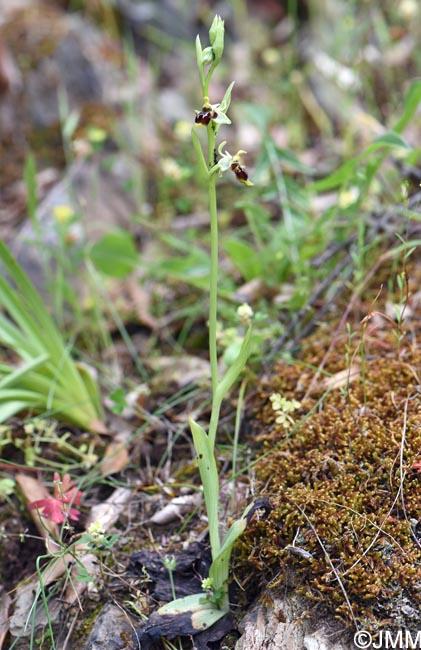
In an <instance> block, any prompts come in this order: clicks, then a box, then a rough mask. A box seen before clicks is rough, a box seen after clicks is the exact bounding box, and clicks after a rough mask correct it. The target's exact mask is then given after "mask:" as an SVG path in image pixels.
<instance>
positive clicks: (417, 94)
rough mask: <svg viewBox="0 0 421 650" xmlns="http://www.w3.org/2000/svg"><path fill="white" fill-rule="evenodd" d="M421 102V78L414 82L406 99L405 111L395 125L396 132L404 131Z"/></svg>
mask: <svg viewBox="0 0 421 650" xmlns="http://www.w3.org/2000/svg"><path fill="white" fill-rule="evenodd" d="M420 102H421V79H416V80H415V81H413V82H412V84H411V85H410V87H409V90H408V92H407V93H406V95H405V99H404V108H403V113H402V115H401V117H400V118H399V120H398V121H397V122H396V124H395V125H394V127H393V131H396V133H402V131H403V130H404V129H405V127H406V126H407V125H408V123H409V122H410V121H411V120H412V118H413V117H414V115H415V112H416V110H417V108H418V105H419V103H420Z"/></svg>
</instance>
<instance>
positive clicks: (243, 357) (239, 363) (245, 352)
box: [215, 327, 253, 403]
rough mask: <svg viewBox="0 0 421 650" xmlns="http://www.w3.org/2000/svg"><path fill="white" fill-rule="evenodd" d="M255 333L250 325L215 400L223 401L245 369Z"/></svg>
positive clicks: (219, 386)
mask: <svg viewBox="0 0 421 650" xmlns="http://www.w3.org/2000/svg"><path fill="white" fill-rule="evenodd" d="M252 334H253V328H252V327H249V328H248V330H247V333H246V335H245V337H244V340H243V343H242V345H241V349H240V353H239V355H238V357H237V358H236V359H235V361H234V362H233V364H232V365H231V366H230V367H229V368H228V370H227V371H226V373H225V375H224V376H223V378H222V379H221V381H220V382H219V384H218V388H217V390H216V394H215V402H216V403H221V402H222V400H223V399H224V397H225V395H226V394H227V393H228V391H229V390H230V388H231V386H232V385H233V384H234V382H235V381H236V380H237V379H238V377H239V376H240V373H241V371H242V370H243V369H244V367H245V365H246V363H247V359H248V358H249V356H250V348H251V339H252Z"/></svg>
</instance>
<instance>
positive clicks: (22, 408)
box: [0, 242, 103, 431]
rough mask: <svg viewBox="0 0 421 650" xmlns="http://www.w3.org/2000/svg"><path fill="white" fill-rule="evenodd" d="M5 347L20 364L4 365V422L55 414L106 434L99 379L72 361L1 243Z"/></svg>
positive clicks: (0, 406)
mask: <svg viewBox="0 0 421 650" xmlns="http://www.w3.org/2000/svg"><path fill="white" fill-rule="evenodd" d="M0 262H1V263H2V264H3V268H4V271H5V272H6V277H5V276H4V275H3V277H0V307H1V308H2V310H3V313H2V314H0V344H1V345H2V346H4V348H6V349H7V350H8V351H9V352H12V353H13V355H14V356H16V357H17V358H18V359H19V360H20V365H19V366H18V367H15V366H12V365H10V364H8V363H2V364H0V422H4V421H5V420H7V419H8V418H10V417H11V416H13V415H16V414H17V413H21V412H29V413H36V414H43V415H50V416H53V417H55V418H58V419H60V420H63V421H65V422H69V423H73V424H76V425H78V426H80V427H82V428H84V429H87V430H91V431H93V430H101V429H102V428H103V425H102V423H101V418H102V407H101V402H100V396H99V390H98V386H97V383H96V381H95V380H94V379H93V377H92V376H91V374H90V373H89V371H87V370H86V368H85V367H84V366H83V365H80V364H77V363H76V362H75V361H74V360H73V359H72V357H71V346H70V345H69V344H66V343H65V341H64V339H63V337H62V335H61V333H60V332H59V330H58V329H57V327H56V326H55V324H54V322H53V320H52V318H51V317H50V315H49V313H48V311H47V309H46V307H45V306H44V303H43V302H42V300H41V298H40V296H39V295H38V293H37V291H36V289H35V288H34V286H33V285H32V284H31V282H30V280H29V279H28V278H27V276H26V275H25V273H24V272H23V271H22V269H21V268H20V266H19V265H18V263H17V262H16V260H15V259H14V258H13V257H12V255H11V254H10V252H9V250H8V249H7V247H6V245H5V244H4V243H3V242H0Z"/></svg>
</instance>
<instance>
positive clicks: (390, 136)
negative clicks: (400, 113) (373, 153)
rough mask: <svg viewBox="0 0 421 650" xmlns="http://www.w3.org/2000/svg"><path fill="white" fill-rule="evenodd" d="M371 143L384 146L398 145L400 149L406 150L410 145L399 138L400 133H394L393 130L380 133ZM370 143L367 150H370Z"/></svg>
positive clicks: (409, 149)
mask: <svg viewBox="0 0 421 650" xmlns="http://www.w3.org/2000/svg"><path fill="white" fill-rule="evenodd" d="M373 145H385V146H390V147H400V148H401V149H406V150H407V151H411V147H410V146H409V145H408V143H407V142H405V140H404V139H403V138H401V136H400V135H398V134H397V133H394V132H393V131H389V132H388V133H384V134H383V135H381V136H380V137H379V138H376V139H375V140H374V142H373ZM371 147H372V145H370V146H369V147H368V149H369V150H371Z"/></svg>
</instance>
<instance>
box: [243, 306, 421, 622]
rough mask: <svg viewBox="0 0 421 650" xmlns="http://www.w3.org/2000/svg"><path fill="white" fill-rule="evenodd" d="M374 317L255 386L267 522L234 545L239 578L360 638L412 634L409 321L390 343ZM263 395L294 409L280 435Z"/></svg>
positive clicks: (418, 425)
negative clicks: (273, 589) (290, 593)
mask: <svg viewBox="0 0 421 650" xmlns="http://www.w3.org/2000/svg"><path fill="white" fill-rule="evenodd" d="M379 318H380V320H377V321H376V327H373V326H372V323H371V325H370V321H371V320H372V319H371V318H370V319H368V321H366V322H365V323H363V324H361V325H359V326H358V327H357V328H356V330H355V333H354V335H352V336H351V335H350V333H349V332H348V333H346V334H341V335H338V336H337V337H336V338H335V339H334V343H333V345H332V326H330V327H329V326H324V327H321V328H320V329H319V331H318V332H317V334H316V335H315V336H313V337H312V338H311V339H309V340H308V341H306V342H305V344H304V345H303V349H302V354H301V358H300V360H299V361H294V362H291V363H287V362H279V363H278V364H277V366H276V367H275V369H274V373H273V375H272V376H271V377H269V378H267V379H266V380H265V381H264V382H263V384H262V386H261V388H260V391H259V394H258V396H257V399H256V402H255V407H254V412H253V416H252V418H251V419H252V421H253V422H254V423H255V431H254V435H255V438H257V440H258V441H259V443H260V444H261V446H262V451H263V452H264V455H263V457H262V458H261V460H260V461H259V463H258V465H257V467H256V472H257V476H258V479H259V481H260V482H261V486H262V493H263V494H264V495H268V496H269V497H270V499H271V503H272V505H273V511H272V513H271V515H270V517H269V518H268V520H267V521H265V522H263V521H261V522H257V523H255V524H254V525H253V526H252V527H251V528H250V529H249V531H248V533H247V535H246V536H245V538H244V540H243V542H242V543H243V550H245V549H246V548H247V549H248V569H247V570H248V572H250V562H251V563H252V564H253V565H254V566H255V567H256V568H257V569H258V571H259V572H261V573H262V574H264V575H265V578H266V580H267V581H269V582H270V584H272V585H273V586H275V585H279V584H288V585H290V586H293V587H294V589H296V591H297V592H298V593H300V594H302V595H305V596H307V597H308V598H310V599H312V600H314V601H316V602H320V603H321V602H323V603H324V604H325V605H328V606H329V608H330V609H331V611H333V612H334V613H335V615H336V616H338V617H340V618H341V619H342V620H345V621H346V622H347V623H350V624H354V625H355V623H356V622H358V624H359V625H361V626H362V627H364V628H365V629H370V630H372V631H375V630H378V629H380V628H382V627H385V628H387V629H392V628H394V627H396V628H404V629H413V630H414V631H416V630H417V629H419V627H420V623H421V614H420V611H419V610H420V605H421V525H420V524H419V523H418V521H419V519H420V518H421V504H420V492H421V491H420V488H421V474H420V473H419V471H418V470H417V468H416V467H414V463H416V462H417V461H419V460H421V399H420V396H421V385H420V381H419V373H420V368H421V351H420V349H419V348H418V346H417V345H416V344H415V342H414V336H413V330H414V328H413V327H411V323H410V322H409V321H408V322H407V323H406V330H405V332H402V331H400V332H398V331H397V327H396V326H395V325H394V324H393V323H392V321H388V320H387V319H385V318H383V316H380V317H379ZM416 318H417V313H416V311H415V310H414V312H413V319H414V320H413V323H412V324H414V323H415V319H416ZM333 331H334V328H333ZM321 364H322V366H323V372H322V373H320V372H318V368H319V367H320V365H321ZM351 369H352V371H353V372H352V375H351V374H350V375H349V376H348V371H350V370H351ZM332 375H333V376H334V377H335V378H338V377H339V381H336V382H334V381H332V379H331V376H332ZM273 392H279V393H281V394H282V395H283V396H285V397H287V398H288V399H296V400H300V401H301V410H300V411H297V412H296V413H297V415H296V416H295V420H296V425H295V426H294V427H293V428H292V429H291V430H290V431H285V429H284V428H282V426H280V425H279V424H277V423H276V413H275V412H273V410H272V406H271V402H270V400H269V397H270V395H271V394H272V393H273ZM287 547H294V548H289V549H288V548H287ZM250 548H252V551H251V552H250Z"/></svg>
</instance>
